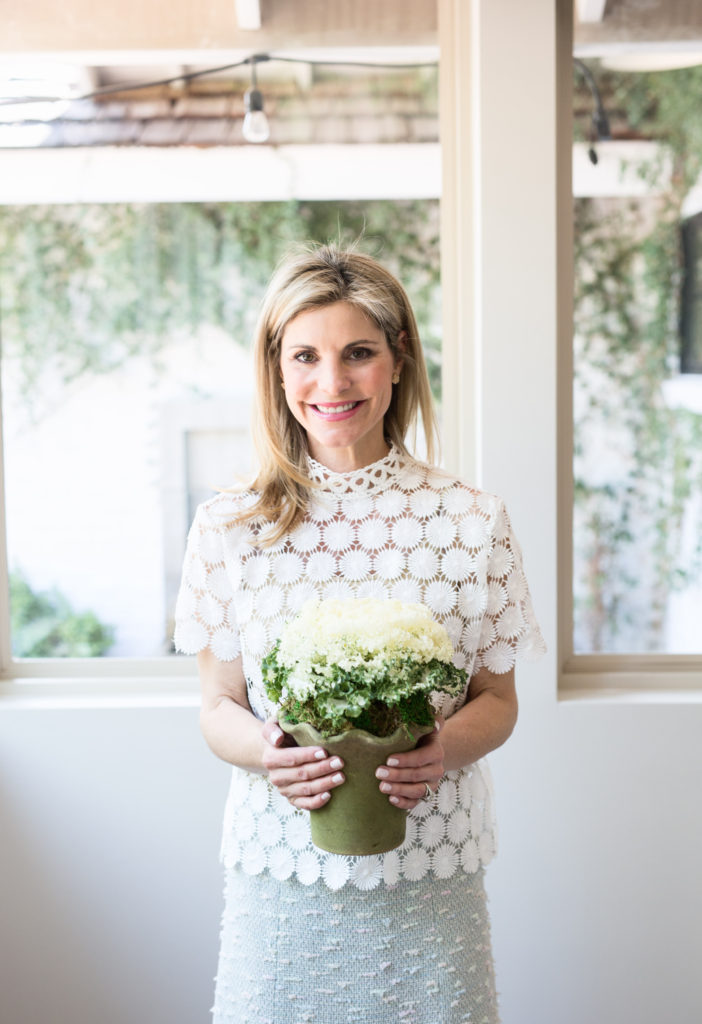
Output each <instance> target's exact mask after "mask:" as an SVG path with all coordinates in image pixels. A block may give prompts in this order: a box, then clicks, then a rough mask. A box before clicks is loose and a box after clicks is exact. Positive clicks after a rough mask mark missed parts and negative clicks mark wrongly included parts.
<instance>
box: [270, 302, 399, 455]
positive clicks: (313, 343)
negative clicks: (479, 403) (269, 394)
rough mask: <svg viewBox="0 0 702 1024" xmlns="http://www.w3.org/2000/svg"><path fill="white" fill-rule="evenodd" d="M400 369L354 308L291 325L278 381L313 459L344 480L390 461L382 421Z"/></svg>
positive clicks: (315, 313)
mask: <svg viewBox="0 0 702 1024" xmlns="http://www.w3.org/2000/svg"><path fill="white" fill-rule="evenodd" d="M400 362H401V361H399V360H396V359H395V357H394V355H393V353H392V351H391V349H390V346H389V345H388V343H387V341H386V339H385V335H384V334H383V332H382V331H381V330H380V328H379V327H377V326H376V325H375V324H374V323H373V321H372V320H370V319H369V318H368V317H367V316H366V315H365V313H363V312H361V310H360V309H358V308H357V307H356V306H353V305H351V303H349V302H333V303H331V304H330V305H328V306H320V307H319V308H317V309H310V310H307V311H306V312H304V313H299V314H298V315H297V316H296V317H295V318H294V319H293V320H291V321H290V323H289V324H288V325H287V327H286V328H285V331H284V333H283V339H282V343H281V349H280V374H281V377H282V381H283V385H284V387H285V399H286V401H287V403H288V408H289V409H290V412H291V413H292V414H293V416H294V417H295V419H296V420H297V421H298V423H299V424H300V425H301V426H302V427H303V428H304V430H305V431H306V433H307V443H308V446H309V450H310V455H311V456H312V458H313V459H316V460H317V461H318V462H321V463H322V464H323V465H325V466H328V467H329V469H331V470H334V471H335V472H337V473H343V472H347V471H350V470H353V469H359V468H360V467H361V466H367V465H368V464H369V463H371V462H376V461H377V460H378V459H382V458H383V457H384V456H385V455H386V453H387V444H386V442H385V437H384V433H383V418H384V416H385V413H386V411H387V408H388V406H389V405H390V398H391V396H392V376H393V373H395V371H396V370H399V368H400Z"/></svg>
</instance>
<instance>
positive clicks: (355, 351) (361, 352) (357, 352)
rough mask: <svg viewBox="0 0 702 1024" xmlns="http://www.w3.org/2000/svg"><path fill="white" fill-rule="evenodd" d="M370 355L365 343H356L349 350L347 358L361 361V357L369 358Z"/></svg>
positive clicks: (370, 352) (371, 353)
mask: <svg viewBox="0 0 702 1024" xmlns="http://www.w3.org/2000/svg"><path fill="white" fill-rule="evenodd" d="M372 355H373V352H372V351H371V349H369V348H366V347H365V345H358V346H357V347H356V348H352V349H351V351H350V352H349V359H350V360H351V361H352V362H361V361H362V360H363V359H370V358H371V356H372Z"/></svg>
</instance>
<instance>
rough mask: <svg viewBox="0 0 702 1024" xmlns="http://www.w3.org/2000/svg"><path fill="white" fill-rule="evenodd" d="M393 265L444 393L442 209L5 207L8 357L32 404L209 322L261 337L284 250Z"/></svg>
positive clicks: (384, 205)
mask: <svg viewBox="0 0 702 1024" xmlns="http://www.w3.org/2000/svg"><path fill="white" fill-rule="evenodd" d="M358 239H360V242H359V244H360V246H361V247H362V248H364V249H365V250H366V251H370V252H372V253H374V254H375V255H377V256H378V257H379V258H380V259H381V260H383V261H384V262H385V263H386V264H387V265H388V266H389V267H390V268H391V269H393V270H395V271H396V273H397V274H398V275H399V276H400V278H401V279H402V280H403V282H404V283H405V285H406V287H407V290H408V292H409V293H410V295H411V297H412V300H413V303H414V305H415V309H416V312H417V316H418V320H419V323H420V329H421V334H422V339H423V342H424V344H425V347H426V350H427V355H428V358H429V362H430V367H431V371H432V380H433V383H434V385H435V387H436V388H437V389H438V385H439V378H440V341H439V329H438V323H439V315H438V308H439V234H438V204H437V203H436V201H419V200H417V201H403V202H390V201H377V202H364V203H360V202H347V203H329V202H325V203H321V202H319V203H317V202H272V203H264V202H260V203H197V204H195V203H184V204H149V205H121V204H109V205H107V204H106V205H100V206H91V205H80V206H77V205H76V206H70V205H67V206H46V207H37V206H34V207H5V208H0V311H1V314H2V327H3V341H4V357H5V358H6V359H8V360H10V361H11V362H12V364H13V367H15V368H16V372H17V373H18V374H19V378H20V387H21V390H22V392H23V394H24V396H25V400H26V402H27V403H28V404H32V403H37V401H38V397H39V396H40V394H41V390H42V384H44V383H46V382H47V381H51V385H52V387H55V385H56V382H57V380H62V381H64V382H65V383H70V382H71V381H72V380H74V379H76V378H77V377H80V376H83V375H85V374H89V373H93V374H102V373H109V372H110V371H112V370H114V369H116V368H117V367H119V366H121V365H122V364H123V363H124V361H125V360H127V359H129V358H130V357H132V356H135V355H141V356H143V355H144V354H150V355H151V356H152V357H153V359H154V360H156V359H157V358H158V353H159V352H160V351H161V349H162V348H163V347H164V345H165V344H166V343H167V342H168V341H169V340H171V339H172V338H173V337H174V336H178V335H182V333H183V332H188V333H190V334H192V333H193V332H195V331H197V329H198V328H199V327H201V326H202V325H217V326H220V327H223V328H224V329H225V330H226V331H227V332H228V333H229V334H230V335H231V337H232V338H233V340H234V341H235V342H237V343H239V344H242V345H247V344H248V343H249V340H250V338H251V333H252V328H253V324H254V321H255V318H256V314H257V310H258V302H259V299H260V297H261V295H262V293H263V290H264V287H265V283H266V281H267V279H268V277H269V276H270V273H271V271H272V269H273V267H274V266H275V265H276V263H277V262H278V260H279V258H280V257H281V256H282V254H283V252H284V251H285V250H286V249H287V248H288V247H289V246H290V245H291V244H292V243H293V242H299V241H305V240H309V241H329V240H336V241H340V242H342V243H350V242H354V241H356V240H358Z"/></svg>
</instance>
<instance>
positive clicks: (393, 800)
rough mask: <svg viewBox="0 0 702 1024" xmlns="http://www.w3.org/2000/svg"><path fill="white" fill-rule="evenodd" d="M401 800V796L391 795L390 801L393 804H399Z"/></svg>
mask: <svg viewBox="0 0 702 1024" xmlns="http://www.w3.org/2000/svg"><path fill="white" fill-rule="evenodd" d="M399 802H400V800H399V797H396V796H391V797H390V803H391V804H399Z"/></svg>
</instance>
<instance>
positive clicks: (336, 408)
mask: <svg viewBox="0 0 702 1024" xmlns="http://www.w3.org/2000/svg"><path fill="white" fill-rule="evenodd" d="M356 404H357V403H356V402H347V404H346V405H319V403H318V404H317V408H318V409H320V410H321V411H322V412H348V411H349V409H353V408H354V406H355V405H356Z"/></svg>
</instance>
